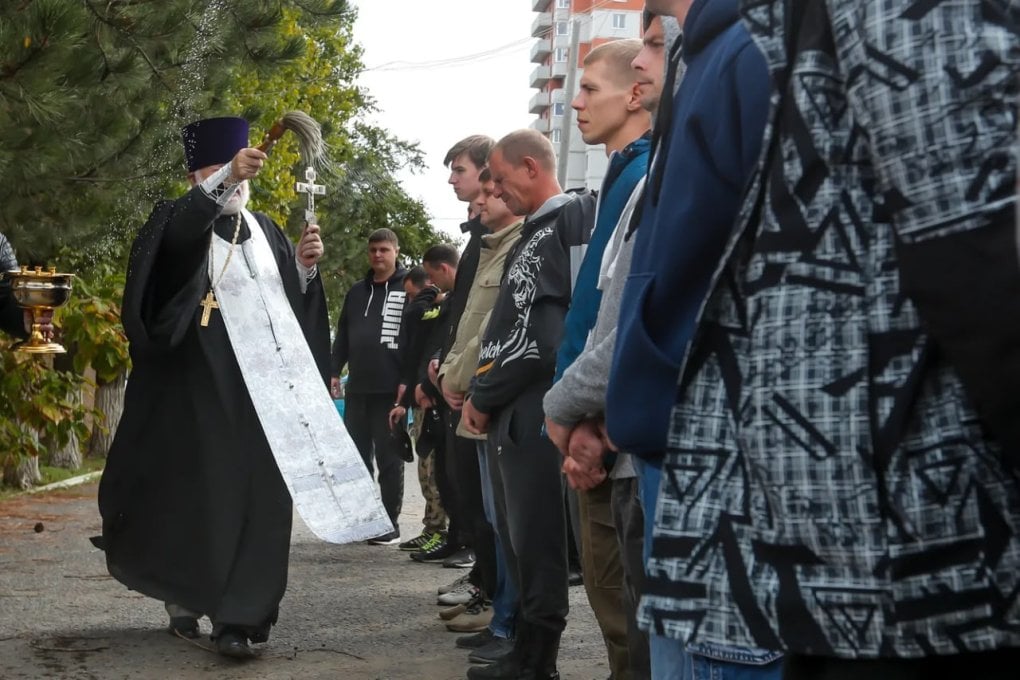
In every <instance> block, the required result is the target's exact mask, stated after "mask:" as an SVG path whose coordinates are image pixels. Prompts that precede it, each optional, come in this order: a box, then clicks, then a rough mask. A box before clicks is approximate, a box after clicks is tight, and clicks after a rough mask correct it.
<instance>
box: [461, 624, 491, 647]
mask: <svg viewBox="0 0 1020 680" xmlns="http://www.w3.org/2000/svg"><path fill="white" fill-rule="evenodd" d="M495 639H496V636H495V635H493V634H492V631H491V630H489V629H488V628H486V629H485V630H482V631H478V632H477V633H471V635H461V636H460V637H459V638H457V639H456V640H455V641H454V643H453V644H455V645H457V646H458V647H460V648H461V649H479V648H480V647H484V646H485V645H487V644H489V643H490V642H492V641H493V640H495Z"/></svg>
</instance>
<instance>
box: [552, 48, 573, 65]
mask: <svg viewBox="0 0 1020 680" xmlns="http://www.w3.org/2000/svg"><path fill="white" fill-rule="evenodd" d="M568 54H570V50H568V49H567V48H566V47H557V48H556V53H555V54H554V55H553V61H555V62H557V63H563V62H565V61H566V60H567V55H568Z"/></svg>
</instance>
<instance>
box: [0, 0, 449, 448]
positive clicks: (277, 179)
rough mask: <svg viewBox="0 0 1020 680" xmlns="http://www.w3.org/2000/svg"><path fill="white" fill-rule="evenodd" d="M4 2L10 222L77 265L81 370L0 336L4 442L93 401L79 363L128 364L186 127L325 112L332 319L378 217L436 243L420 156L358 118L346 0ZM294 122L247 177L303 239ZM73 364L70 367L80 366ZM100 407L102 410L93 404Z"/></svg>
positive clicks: (24, 443) (2, 153)
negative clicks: (418, 178) (160, 212)
mask: <svg viewBox="0 0 1020 680" xmlns="http://www.w3.org/2000/svg"><path fill="white" fill-rule="evenodd" d="M7 5H9V6H7V7H5V11H4V13H3V15H2V16H0V112H2V113H3V115H2V116H0V232H3V233H4V234H5V235H6V236H7V237H8V238H9V239H10V240H11V242H12V243H13V244H14V246H15V248H16V250H17V252H18V256H19V259H20V261H21V262H22V263H25V264H33V265H34V264H44V265H56V266H57V267H58V268H59V269H60V270H61V271H69V272H72V273H74V274H76V276H77V278H76V279H75V290H74V294H73V295H72V300H71V302H70V303H69V304H68V305H67V306H66V307H64V308H63V309H62V310H60V312H59V313H58V317H57V323H58V326H60V327H61V329H62V333H63V335H62V341H63V342H64V344H65V345H67V346H68V347H69V348H70V349H72V350H73V369H74V373H76V374H77V375H74V374H72V373H70V372H62V371H52V370H50V371H47V370H45V369H43V368H42V367H41V365H40V364H39V363H38V362H32V361H26V360H25V357H22V356H20V355H12V354H11V353H10V352H9V351H8V350H7V349H6V346H2V347H0V451H2V452H4V453H5V454H6V455H8V456H12V455H20V454H25V455H37V454H38V453H40V447H39V444H38V443H37V441H38V440H37V439H35V438H34V437H33V436H32V435H30V434H29V433H28V428H38V429H39V432H40V433H41V434H42V435H44V436H43V440H44V441H46V440H47V438H49V439H51V440H52V441H54V442H56V443H61V442H66V441H67V437H68V436H69V433H70V432H71V431H72V430H74V431H75V432H77V433H79V434H80V436H81V439H82V441H84V434H85V433H84V431H83V429H84V428H83V425H82V423H83V422H84V420H83V418H84V414H85V411H84V410H83V409H82V408H81V407H75V406H73V404H72V402H71V401H70V400H69V399H68V398H67V395H68V394H70V393H72V392H73V390H75V389H77V388H79V387H80V386H81V383H82V378H81V377H80V376H81V372H82V370H83V369H84V367H85V366H86V365H91V366H92V367H93V368H94V369H95V370H96V371H97V379H98V381H99V382H100V383H103V382H106V381H110V380H113V379H114V378H116V377H117V376H118V375H120V374H121V373H122V372H123V371H124V370H126V369H127V368H128V367H129V365H130V360H129V357H128V353H127V343H126V339H125V337H124V333H123V329H122V328H121V327H120V324H119V322H118V319H119V313H120V310H119V302H120V299H121V297H122V290H123V284H124V271H125V267H126V258H127V252H128V249H129V247H130V244H131V241H132V240H133V237H134V234H135V232H136V230H137V228H138V226H139V225H140V224H142V223H143V222H144V220H145V218H146V216H147V215H148V213H149V211H150V210H151V207H152V205H153V203H154V202H155V201H156V200H158V199H161V198H166V197H172V196H177V195H180V194H181V193H182V192H183V191H184V190H185V188H186V186H187V184H186V182H185V180H184V161H183V150H182V148H181V143H180V129H181V127H182V126H183V125H184V124H186V123H188V122H191V121H192V120H195V119H198V118H201V117H206V116H214V115H238V114H240V115H244V116H245V117H246V118H248V120H249V121H251V123H252V140H251V141H252V143H253V144H254V143H258V141H260V140H259V138H260V137H261V135H262V132H263V131H264V130H266V129H268V128H269V127H270V126H271V124H272V123H273V121H275V120H276V119H278V118H279V117H280V116H281V114H283V113H284V112H286V111H289V110H302V111H305V112H306V113H308V114H310V115H311V116H312V117H314V118H315V119H316V120H318V121H319V122H320V123H321V124H322V127H323V132H324V136H325V139H326V141H327V143H328V145H329V147H330V149H331V158H332V160H333V163H334V168H335V172H334V174H332V175H329V174H326V173H321V174H320V177H319V180H318V181H319V182H320V183H323V184H325V185H326V186H327V195H326V196H325V197H323V198H322V200H320V201H317V212H318V215H319V222H320V226H321V227H322V233H323V240H324V242H325V246H326V256H325V257H324V259H323V260H322V262H320V265H319V266H320V270H321V271H322V274H323V279H324V281H325V284H326V291H327V296H328V299H329V303H330V308H331V311H332V313H333V315H334V318H335V316H336V314H337V313H338V311H339V306H340V305H341V304H342V301H343V294H344V293H345V292H346V290H347V288H349V286H350V285H351V283H352V282H353V281H354V280H356V279H359V278H361V277H362V276H363V274H364V272H365V270H366V269H367V262H366V258H365V244H366V240H367V236H368V234H369V233H371V231H373V230H374V229H377V228H379V227H390V228H391V229H393V230H394V231H396V232H397V234H398V235H399V236H400V239H401V250H402V256H403V257H404V258H405V260H410V259H415V260H416V259H419V258H420V256H421V254H422V253H423V252H424V250H425V249H426V248H427V247H428V246H429V245H431V244H432V243H435V242H438V241H440V240H442V239H441V237H440V236H439V234H437V233H436V232H435V231H433V229H432V228H431V227H430V226H429V219H428V215H427V214H426V211H425V209H424V206H423V205H422V204H421V203H420V202H419V201H417V200H414V199H412V198H410V197H409V196H408V195H407V194H406V192H405V191H404V190H403V189H402V188H401V187H400V185H399V184H398V183H397V181H396V180H395V175H396V173H397V172H399V171H400V170H402V169H404V168H411V169H417V168H421V167H422V158H421V152H420V151H419V149H418V148H417V147H416V146H415V145H413V144H409V143H407V142H404V141H401V140H399V139H396V138H394V137H393V136H392V135H390V134H388V133H387V132H386V131H384V130H381V129H378V128H375V127H373V126H371V125H368V124H366V123H365V122H364V120H363V119H362V118H361V116H362V115H363V114H364V113H365V112H367V111H371V110H372V106H373V104H372V101H371V100H370V98H369V97H368V96H367V95H365V93H363V92H362V91H361V90H360V89H359V88H358V87H357V86H356V85H355V84H354V83H355V80H356V78H357V75H358V73H359V72H360V70H361V68H362V63H361V49H360V48H359V47H358V46H357V45H356V43H355V41H354V36H353V26H354V19H355V10H354V9H353V8H352V6H351V5H350V3H349V2H347V1H346V0H76V1H74V2H72V1H71V0H19V1H18V2H15V3H7ZM303 173H304V168H303V167H301V166H300V165H299V163H298V153H297V148H296V144H295V140H294V139H293V138H292V136H291V135H285V136H284V138H283V139H282V140H281V142H280V143H279V144H278V145H277V146H276V147H275V148H274V150H273V152H272V156H271V158H270V161H269V163H268V164H267V165H266V167H265V168H264V169H263V172H262V173H261V174H260V175H259V177H258V179H257V181H256V182H254V183H253V187H252V207H253V208H255V209H257V210H262V211H264V212H266V213H268V214H269V215H270V216H271V217H273V219H275V220H276V221H277V222H278V223H279V224H280V225H281V226H282V227H283V229H284V230H285V231H286V232H287V234H288V235H289V236H290V237H291V238H292V239H294V240H295V241H296V240H297V239H298V238H299V236H300V233H301V230H302V228H303V211H304V201H303V200H302V199H303V197H300V198H299V197H298V196H296V194H295V192H294V181H295V179H296V178H297V177H301V176H303ZM71 367H72V366H67V368H71ZM100 417H101V416H100Z"/></svg>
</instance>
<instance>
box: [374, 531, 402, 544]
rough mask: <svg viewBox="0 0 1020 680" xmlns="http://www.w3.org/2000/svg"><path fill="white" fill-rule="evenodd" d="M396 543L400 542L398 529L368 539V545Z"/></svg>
mask: <svg viewBox="0 0 1020 680" xmlns="http://www.w3.org/2000/svg"><path fill="white" fill-rule="evenodd" d="M397 543H400V532H399V531H391V532H389V533H386V534H383V535H382V536H376V537H375V538H370V539H368V544H369V545H396V544H397Z"/></svg>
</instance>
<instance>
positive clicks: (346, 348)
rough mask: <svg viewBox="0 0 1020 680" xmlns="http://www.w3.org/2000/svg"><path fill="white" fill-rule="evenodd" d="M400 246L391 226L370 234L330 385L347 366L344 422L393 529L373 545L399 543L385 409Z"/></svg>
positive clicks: (396, 455)
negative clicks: (375, 477)
mask: <svg viewBox="0 0 1020 680" xmlns="http://www.w3.org/2000/svg"><path fill="white" fill-rule="evenodd" d="M399 252H400V245H399V243H398V241H397V235H396V234H394V233H393V232H392V231H391V230H389V229H376V230H375V231H373V232H372V234H371V235H370V236H369V237H368V260H369V264H370V266H371V269H370V270H369V272H368V274H366V275H365V278H364V280H363V281H361V282H359V283H358V284H357V285H355V286H354V287H353V288H351V290H350V291H348V293H347V297H346V298H344V306H343V309H342V310H341V312H340V321H339V322H338V324H337V329H336V339H335V340H334V341H333V358H332V376H333V377H332V389H333V393H334V395H337V394H339V390H340V371H341V370H343V367H344V365H345V364H346V365H347V367H348V375H347V388H346V391H345V395H344V399H345V404H344V422H345V424H346V425H347V431H348V432H350V435H351V439H353V440H354V444H355V446H357V447H358V451H359V452H360V453H361V457H362V458H363V459H364V461H365V465H366V466H367V467H368V470H369V472H370V473H371V472H372V470H373V466H372V460H373V458H374V460H375V463H376V467H378V468H379V489H380V492H381V495H382V502H383V506H384V507H385V508H386V513H387V514H388V515H389V517H390V521H391V522H392V523H393V531H392V532H390V533H387V534H383V535H382V536H377V537H375V538H373V539H370V540H369V543H371V544H373V545H393V544H395V543H399V542H400V525H399V524H398V523H397V520H398V519H399V517H400V506H401V504H402V503H403V500H404V461H403V458H402V457H401V455H400V451H399V448H398V446H399V441H398V440H397V439H395V438H393V437H391V436H390V431H389V412H390V409H391V408H392V407H393V401H394V397H395V396H396V393H397V385H399V384H400V325H401V324H400V322H401V317H402V315H403V312H404V300H405V298H406V297H407V294H406V293H405V292H404V276H405V275H406V274H407V270H406V269H404V268H403V267H402V266H400V265H398V264H397V254H398V253H399Z"/></svg>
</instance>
